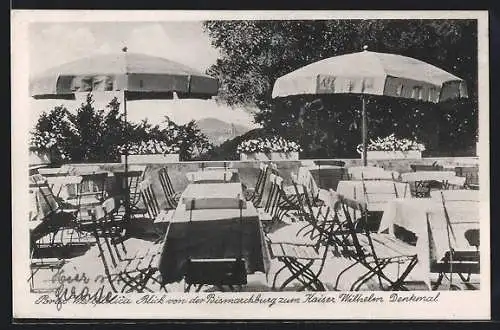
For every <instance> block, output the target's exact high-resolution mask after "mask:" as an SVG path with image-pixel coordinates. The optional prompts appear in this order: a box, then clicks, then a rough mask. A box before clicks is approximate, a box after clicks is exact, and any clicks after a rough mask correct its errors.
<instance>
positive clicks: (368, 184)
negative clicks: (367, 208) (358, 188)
mask: <svg viewBox="0 0 500 330" xmlns="http://www.w3.org/2000/svg"><path fill="white" fill-rule="evenodd" d="M361 182H362V185H363V194H364V197H365V198H364V200H365V201H366V203H368V204H371V203H385V202H387V201H390V200H392V199H395V198H400V197H405V195H406V192H403V194H401V195H402V196H400V194H399V192H398V188H397V186H396V184H397V182H396V181H379V182H377V183H376V184H374V182H372V181H365V180H362V181H361ZM405 187H406V185H405Z"/></svg>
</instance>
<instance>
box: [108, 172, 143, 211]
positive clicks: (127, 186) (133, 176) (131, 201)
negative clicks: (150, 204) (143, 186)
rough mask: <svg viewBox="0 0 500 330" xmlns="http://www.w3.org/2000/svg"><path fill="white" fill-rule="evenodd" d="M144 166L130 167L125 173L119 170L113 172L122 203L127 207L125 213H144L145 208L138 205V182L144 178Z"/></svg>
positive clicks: (139, 196) (139, 197)
mask: <svg viewBox="0 0 500 330" xmlns="http://www.w3.org/2000/svg"><path fill="white" fill-rule="evenodd" d="M145 168H146V167H145V166H142V167H140V168H130V170H129V171H127V173H125V172H121V171H120V172H114V173H113V174H114V176H115V178H116V184H117V185H118V187H119V196H120V199H121V201H122V205H124V206H125V208H127V207H128V210H127V212H126V214H129V215H131V216H134V215H144V214H146V209H144V208H141V207H139V203H140V201H141V194H140V189H139V183H140V182H141V181H142V180H143V179H144V171H145ZM127 202H128V204H127Z"/></svg>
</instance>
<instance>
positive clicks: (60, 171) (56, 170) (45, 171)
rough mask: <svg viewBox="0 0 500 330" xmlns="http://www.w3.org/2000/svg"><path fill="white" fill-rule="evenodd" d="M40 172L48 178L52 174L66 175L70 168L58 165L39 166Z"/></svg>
mask: <svg viewBox="0 0 500 330" xmlns="http://www.w3.org/2000/svg"><path fill="white" fill-rule="evenodd" d="M38 173H40V174H41V175H43V176H44V177H46V178H48V177H51V176H65V175H68V174H69V172H68V169H67V168H63V167H57V168H50V167H49V168H39V169H38Z"/></svg>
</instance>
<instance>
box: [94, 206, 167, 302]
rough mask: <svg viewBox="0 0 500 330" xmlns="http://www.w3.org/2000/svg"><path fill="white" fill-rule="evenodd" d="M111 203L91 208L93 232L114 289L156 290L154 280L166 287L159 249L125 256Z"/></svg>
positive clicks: (126, 290)
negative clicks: (115, 228)
mask: <svg viewBox="0 0 500 330" xmlns="http://www.w3.org/2000/svg"><path fill="white" fill-rule="evenodd" d="M109 207H110V206H106V205H104V206H102V205H100V206H98V207H95V208H94V210H93V212H92V219H93V221H94V225H93V226H92V232H93V235H94V237H95V240H96V243H97V247H98V249H99V258H100V260H101V262H102V265H103V268H104V273H105V276H106V279H107V281H108V283H109V285H110V286H111V288H112V290H113V291H114V292H123V293H129V292H141V293H142V292H155V290H154V289H152V288H151V283H152V282H155V283H157V284H159V285H160V287H161V288H162V289H163V290H165V291H167V290H166V288H165V287H164V286H163V285H162V284H161V280H160V279H159V278H158V275H159V270H158V268H157V265H158V263H159V262H158V260H159V258H160V254H159V253H151V254H150V253H147V252H146V253H144V254H141V255H134V256H133V257H130V256H126V255H124V254H122V253H121V252H120V249H119V248H118V246H117V241H116V240H115V239H114V237H115V233H114V232H113V231H112V230H111V228H113V223H114V221H113V220H112V219H111V217H110V214H109V213H108V212H107V209H108V208H109Z"/></svg>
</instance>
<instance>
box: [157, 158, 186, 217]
mask: <svg viewBox="0 0 500 330" xmlns="http://www.w3.org/2000/svg"><path fill="white" fill-rule="evenodd" d="M158 177H159V179H160V184H161V187H162V189H163V193H164V195H165V199H166V201H167V203H168V204H169V205H168V208H171V209H175V208H176V207H177V204H178V203H179V199H180V196H181V192H176V191H175V190H174V186H173V185H172V180H171V179H170V176H169V175H168V169H167V167H162V168H161V169H160V170H159V171H158Z"/></svg>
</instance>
